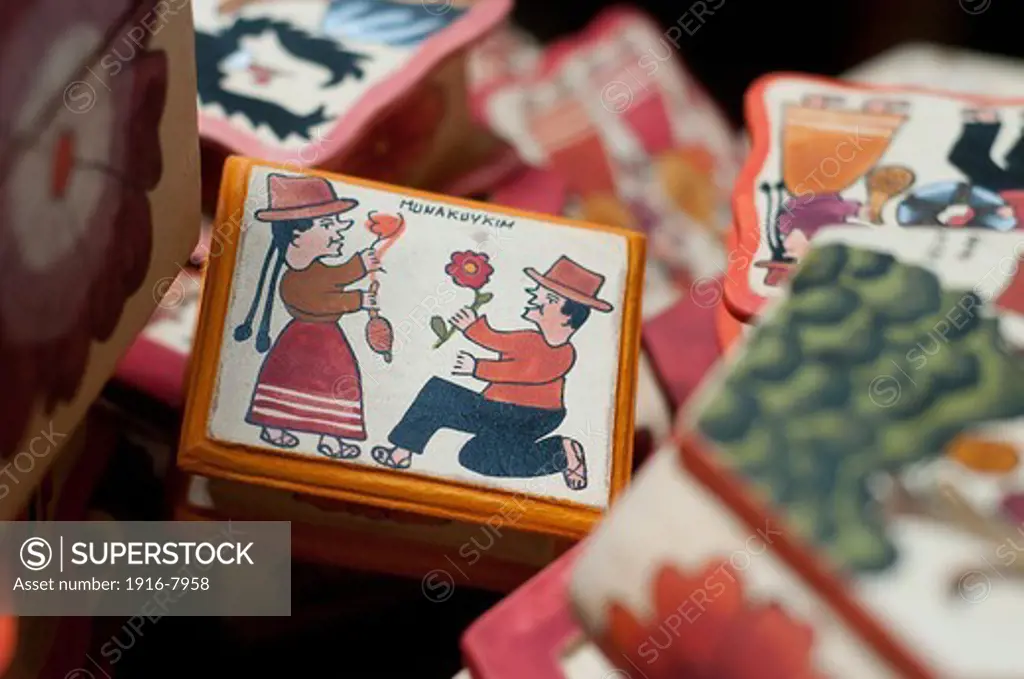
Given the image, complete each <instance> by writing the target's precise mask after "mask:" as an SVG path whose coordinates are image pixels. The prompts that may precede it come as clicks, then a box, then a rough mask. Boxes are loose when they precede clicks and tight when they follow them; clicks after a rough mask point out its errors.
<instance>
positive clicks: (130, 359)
mask: <svg viewBox="0 0 1024 679" xmlns="http://www.w3.org/2000/svg"><path fill="white" fill-rule="evenodd" d="M188 359H189V357H188V356H187V355H186V354H180V353H178V352H177V351H174V350H173V349H170V348H168V347H166V346H164V345H162V344H159V343H158V342H154V341H153V340H151V339H149V338H147V337H146V336H145V335H140V336H139V337H138V338H137V339H136V340H135V342H133V343H132V345H131V346H130V347H129V348H128V351H127V352H126V353H125V355H124V356H122V357H121V360H120V362H118V364H117V368H116V369H115V370H114V377H113V379H115V380H117V381H118V382H120V383H122V384H125V385H127V386H129V387H132V388H133V389H136V390H138V391H141V392H142V393H144V394H148V395H150V396H152V397H154V398H156V399H158V400H160V401H161V402H163V403H166V404H167V405H169V406H171V407H172V408H181V407H182V405H183V404H184V402H185V371H186V369H187V367H188Z"/></svg>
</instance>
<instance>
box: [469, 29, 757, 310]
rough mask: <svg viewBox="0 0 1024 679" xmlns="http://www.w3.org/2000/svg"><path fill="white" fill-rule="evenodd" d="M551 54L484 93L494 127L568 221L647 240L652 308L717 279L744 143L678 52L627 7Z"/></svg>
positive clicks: (486, 112) (487, 114) (648, 291)
mask: <svg viewBox="0 0 1024 679" xmlns="http://www.w3.org/2000/svg"><path fill="white" fill-rule="evenodd" d="M548 52H549V53H554V52H557V53H558V54H559V57H558V61H557V63H554V64H553V65H552V64H546V63H541V64H538V65H535V66H534V67H533V70H534V72H533V74H532V77H531V78H529V79H528V80H526V79H520V80H518V81H515V82H512V83H509V84H507V85H505V86H503V87H498V88H496V90H495V91H493V92H491V93H490V94H488V96H487V97H486V101H485V102H484V104H483V105H482V109H483V113H484V116H485V117H486V119H487V120H488V122H489V124H490V125H491V127H492V128H493V129H495V130H496V131H497V132H498V133H499V134H501V135H502V136H503V137H504V138H505V139H507V140H509V141H510V143H512V145H513V146H514V147H515V148H516V150H517V151H518V152H519V154H520V155H521V156H522V157H523V159H524V160H525V161H526V162H527V163H528V164H530V165H531V166H533V167H534V168H535V169H536V172H537V173H538V174H539V175H540V177H541V178H540V179H538V182H539V183H540V184H541V185H542V186H543V188H544V190H546V191H556V192H558V193H559V194H560V195H561V197H562V198H563V202H562V203H560V204H559V207H558V209H561V210H563V211H564V213H565V214H571V215H573V216H575V217H579V218H582V219H586V220H588V221H592V222H596V223H599V224H614V225H616V226H622V227H626V228H633V229H636V230H639V231H642V232H644V233H646V234H647V235H648V239H649V247H648V254H649V255H650V257H649V264H648V269H647V286H646V288H645V296H646V298H647V300H648V301H649V302H653V298H654V297H655V296H656V295H657V294H658V293H659V291H660V290H661V289H663V288H669V287H678V288H682V289H685V288H688V287H689V286H690V285H691V283H692V281H693V280H695V279H699V278H702V277H707V276H717V275H720V274H721V273H722V272H723V271H724V270H725V248H724V246H723V238H724V235H725V234H726V233H727V230H728V228H729V226H730V224H731V219H730V212H729V200H730V195H731V187H732V183H733V181H734V179H735V176H736V173H737V172H738V170H739V159H740V157H741V156H740V154H739V145H738V143H737V140H736V137H735V136H734V135H733V132H732V129H731V127H730V125H729V123H728V121H727V119H726V118H725V117H724V116H722V114H721V113H719V112H718V111H717V109H716V108H715V106H714V104H713V103H712V102H711V100H710V99H709V98H708V97H707V95H706V94H705V93H704V92H703V90H702V88H701V86H700V85H699V84H698V83H697V82H696V80H695V79H694V78H693V77H692V76H691V75H690V74H689V73H687V72H686V71H685V70H684V69H683V67H682V66H681V64H680V63H679V62H678V60H677V56H678V55H677V51H676V49H675V47H674V46H673V45H672V44H671V43H670V42H668V41H667V40H665V39H664V37H663V35H662V33H661V31H660V30H657V29H655V28H654V27H652V26H651V24H649V23H648V21H647V20H646V19H645V18H643V17H641V16H639V15H637V14H635V13H631V12H629V11H625V10H619V11H617V12H613V11H609V12H608V13H607V14H605V15H602V16H601V17H599V18H598V19H597V20H595V22H594V23H593V24H592V25H591V27H589V28H588V30H587V32H586V33H585V34H584V37H582V38H573V39H571V40H568V41H566V42H565V43H562V44H558V45H556V46H555V47H554V48H552V47H549V48H548ZM645 306H646V307H648V308H647V309H645V312H647V311H650V310H653V308H654V307H653V306H652V305H650V304H647V305H645Z"/></svg>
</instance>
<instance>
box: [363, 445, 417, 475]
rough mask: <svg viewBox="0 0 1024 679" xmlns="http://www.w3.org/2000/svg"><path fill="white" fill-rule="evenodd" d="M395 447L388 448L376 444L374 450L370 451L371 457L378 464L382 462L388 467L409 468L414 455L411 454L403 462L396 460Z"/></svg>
mask: <svg viewBox="0 0 1024 679" xmlns="http://www.w3.org/2000/svg"><path fill="white" fill-rule="evenodd" d="M394 456H395V448H388V447H386V446H374V447H373V450H371V451H370V457H372V458H373V460H374V462H376V463H377V464H382V465H384V466H385V467H387V468H388V469H408V468H409V467H411V466H412V456H409V457H407V458H405V459H404V460H402V461H401V462H395V457H394Z"/></svg>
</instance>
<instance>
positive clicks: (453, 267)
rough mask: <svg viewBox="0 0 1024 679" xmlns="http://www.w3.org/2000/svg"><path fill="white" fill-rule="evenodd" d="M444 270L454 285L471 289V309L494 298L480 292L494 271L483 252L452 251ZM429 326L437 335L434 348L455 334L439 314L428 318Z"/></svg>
mask: <svg viewBox="0 0 1024 679" xmlns="http://www.w3.org/2000/svg"><path fill="white" fill-rule="evenodd" d="M444 272H445V273H446V274H448V275H449V276H451V279H452V282H453V283H455V285H457V286H459V287H460V288H469V289H470V290H472V291H473V301H472V303H470V305H469V308H470V309H472V310H473V311H478V310H479V309H480V307H482V306H483V305H484V304H487V303H488V302H490V301H491V299H493V298H494V295H492V294H491V293H489V292H481V288H483V287H484V286H485V285H487V283H488V282H489V281H490V280H491V274H493V273H494V267H493V266H491V263H490V262H489V261H488V257H487V255H486V254H484V253H483V252H473V251H471V250H466V251H465V252H453V253H452V256H451V260H450V261H449V262H448V265H447V266H445V268H444ZM430 328H431V330H433V331H434V334H435V335H437V342H436V343H435V344H434V348H435V349H437V348H438V347H440V346H441V345H442V344H444V343H445V342H447V341H448V340H449V338H451V336H452V335H454V334H455V328H454V327H452V326H451V325H449V324H447V323H445V322H444V319H443V318H441V317H440V316H434V317H433V318H431V319H430Z"/></svg>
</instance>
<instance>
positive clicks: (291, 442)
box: [260, 427, 299, 448]
mask: <svg viewBox="0 0 1024 679" xmlns="http://www.w3.org/2000/svg"><path fill="white" fill-rule="evenodd" d="M260 441H263V442H264V443H269V444H270V445H272V446H276V447H277V448H294V447H295V446H297V445H299V437H298V436H296V435H295V434H292V433H291V432H287V431H285V430H284V429H282V430H281V435H280V436H278V437H277V438H274V437H273V436H271V435H270V433H269V432H268V431H267V430H266V428H265V427H264V428H263V429H260Z"/></svg>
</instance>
